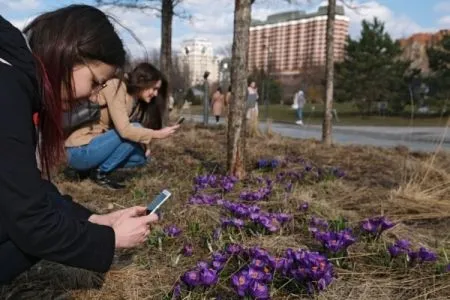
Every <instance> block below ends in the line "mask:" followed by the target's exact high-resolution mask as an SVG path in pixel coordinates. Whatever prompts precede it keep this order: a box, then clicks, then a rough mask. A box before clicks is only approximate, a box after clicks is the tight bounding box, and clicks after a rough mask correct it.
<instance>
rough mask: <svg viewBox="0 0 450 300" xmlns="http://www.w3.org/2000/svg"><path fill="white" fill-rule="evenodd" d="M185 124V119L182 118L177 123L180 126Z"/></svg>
mask: <svg viewBox="0 0 450 300" xmlns="http://www.w3.org/2000/svg"><path fill="white" fill-rule="evenodd" d="M183 122H184V117H180V118H179V119H178V121H177V125H180V124H181V123H183Z"/></svg>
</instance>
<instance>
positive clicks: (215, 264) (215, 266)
mask: <svg viewBox="0 0 450 300" xmlns="http://www.w3.org/2000/svg"><path fill="white" fill-rule="evenodd" d="M224 266H225V263H224V262H221V261H218V260H213V261H212V263H211V267H212V268H213V269H214V270H216V271H222V269H223V268H224Z"/></svg>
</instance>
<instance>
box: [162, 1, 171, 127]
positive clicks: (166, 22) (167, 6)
mask: <svg viewBox="0 0 450 300" xmlns="http://www.w3.org/2000/svg"><path fill="white" fill-rule="evenodd" d="M173 1H174V0H161V52H160V68H161V72H162V73H163V74H164V75H165V76H166V78H167V82H168V83H169V94H170V95H171V94H172V93H171V92H170V91H171V83H172V81H171V77H172V22H173V14H174V11H173V9H174V6H173ZM166 106H167V108H166V111H165V112H164V116H163V124H164V125H167V123H168V120H169V109H168V105H166Z"/></svg>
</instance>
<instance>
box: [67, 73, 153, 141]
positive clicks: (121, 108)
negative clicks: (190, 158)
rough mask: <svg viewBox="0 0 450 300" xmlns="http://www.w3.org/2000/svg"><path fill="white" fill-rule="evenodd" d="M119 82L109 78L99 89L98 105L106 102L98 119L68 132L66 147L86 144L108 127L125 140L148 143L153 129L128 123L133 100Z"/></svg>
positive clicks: (123, 84)
mask: <svg viewBox="0 0 450 300" xmlns="http://www.w3.org/2000/svg"><path fill="white" fill-rule="evenodd" d="M119 83H120V81H119V79H111V80H109V81H108V82H107V87H105V88H104V89H103V90H101V91H100V93H99V94H98V96H97V97H96V99H95V101H96V102H98V104H100V105H105V104H106V107H105V108H102V110H101V114H100V120H99V121H98V122H96V123H94V124H88V125H86V126H85V127H82V128H80V129H78V130H76V131H74V132H73V133H72V134H70V135H69V137H68V138H67V139H66V142H65V146H66V147H79V146H83V145H87V144H89V143H90V142H91V140H92V139H93V138H95V137H97V136H99V135H101V134H102V133H105V132H106V131H108V130H110V129H116V130H117V132H118V133H119V135H120V136H121V137H122V138H124V139H126V140H130V141H133V142H137V143H141V144H145V145H148V144H149V143H150V141H151V139H152V138H153V136H154V133H155V131H154V130H152V129H147V128H141V127H134V126H133V125H132V124H131V123H130V114H131V113H132V110H133V103H134V100H133V98H132V97H131V96H130V95H128V94H127V88H126V86H125V83H123V82H122V83H121V84H120V86H119ZM118 87H119V88H118Z"/></svg>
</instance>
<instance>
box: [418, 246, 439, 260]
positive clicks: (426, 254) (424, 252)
mask: <svg viewBox="0 0 450 300" xmlns="http://www.w3.org/2000/svg"><path fill="white" fill-rule="evenodd" d="M417 256H418V258H419V259H420V262H421V263H422V262H427V261H428V262H434V261H436V260H437V255H436V253H434V252H433V251H431V250H428V249H426V248H424V247H421V248H420V249H419V251H418V252H417Z"/></svg>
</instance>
